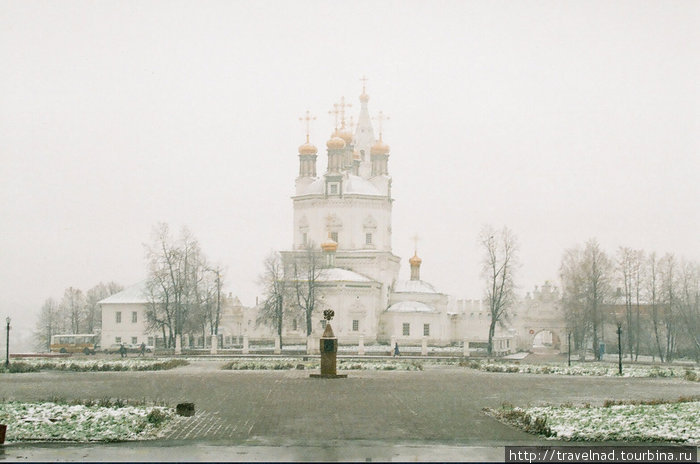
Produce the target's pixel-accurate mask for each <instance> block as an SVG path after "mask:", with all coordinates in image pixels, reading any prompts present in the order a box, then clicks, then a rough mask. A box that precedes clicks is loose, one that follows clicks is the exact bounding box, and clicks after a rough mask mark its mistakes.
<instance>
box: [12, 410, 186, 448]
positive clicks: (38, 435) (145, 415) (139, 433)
mask: <svg viewBox="0 0 700 464" xmlns="http://www.w3.org/2000/svg"><path fill="white" fill-rule="evenodd" d="M174 415H175V413H174V411H173V409H172V408H165V407H161V406H151V407H146V406H122V407H102V406H85V405H67V404H56V403H20V402H9V403H0V423H3V424H7V435H6V437H5V440H6V441H8V442H13V441H76V442H91V441H123V440H149V439H153V438H158V437H159V436H160V432H161V431H162V430H163V428H164V427H163V425H164V424H165V423H167V422H168V421H170V420H171V419H172V418H173V417H174Z"/></svg>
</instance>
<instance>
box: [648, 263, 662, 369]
mask: <svg viewBox="0 0 700 464" xmlns="http://www.w3.org/2000/svg"><path fill="white" fill-rule="evenodd" d="M646 282H647V300H648V301H649V304H650V305H651V323H652V327H653V330H654V341H655V342H656V350H657V353H658V354H659V359H660V360H661V362H664V350H663V348H662V347H661V336H660V334H659V331H660V329H661V321H660V319H659V260H658V259H657V258H656V253H651V254H650V255H649V258H648V259H647V266H646Z"/></svg>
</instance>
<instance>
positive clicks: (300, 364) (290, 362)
mask: <svg viewBox="0 0 700 464" xmlns="http://www.w3.org/2000/svg"><path fill="white" fill-rule="evenodd" d="M318 368H319V362H318V360H314V361H300V360H299V359H295V358H275V359H255V358H250V359H236V360H234V361H231V362H228V363H226V364H224V365H223V367H222V369H224V370H287V369H300V370H310V369H318ZM337 368H338V370H384V371H387V370H399V371H418V370H422V369H423V365H422V363H421V362H411V361H401V360H384V361H352V360H344V359H341V360H339V361H338V363H337Z"/></svg>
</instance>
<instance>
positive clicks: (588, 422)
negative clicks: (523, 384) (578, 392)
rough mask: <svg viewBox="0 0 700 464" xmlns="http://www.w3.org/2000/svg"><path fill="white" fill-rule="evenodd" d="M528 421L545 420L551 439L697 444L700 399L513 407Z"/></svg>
mask: <svg viewBox="0 0 700 464" xmlns="http://www.w3.org/2000/svg"><path fill="white" fill-rule="evenodd" d="M514 410H516V411H520V412H522V413H524V414H526V415H527V416H529V420H530V423H534V422H535V421H536V420H538V419H539V420H540V421H542V420H544V419H546V422H545V424H546V426H547V427H549V429H550V431H551V438H556V439H564V440H580V441H670V442H681V443H687V444H695V445H697V444H700V420H698V418H699V417H700V401H695V402H686V403H666V404H653V405H652V404H622V405H615V406H609V407H583V406H541V407H530V408H522V409H521V408H514Z"/></svg>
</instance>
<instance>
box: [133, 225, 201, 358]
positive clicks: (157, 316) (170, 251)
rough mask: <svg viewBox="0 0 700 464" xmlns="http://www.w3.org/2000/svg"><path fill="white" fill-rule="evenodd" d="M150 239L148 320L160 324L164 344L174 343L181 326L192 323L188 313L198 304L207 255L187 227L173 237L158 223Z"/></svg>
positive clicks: (166, 228)
mask: <svg viewBox="0 0 700 464" xmlns="http://www.w3.org/2000/svg"><path fill="white" fill-rule="evenodd" d="M153 237H154V238H153V242H152V244H151V245H150V246H147V249H146V257H147V259H148V262H149V277H148V281H147V284H146V288H147V293H148V294H149V300H150V303H149V311H147V316H148V318H149V322H150V323H151V324H154V325H157V326H158V325H159V326H160V327H161V330H162V331H163V336H164V337H165V336H166V332H165V329H166V327H167V329H168V334H167V335H168V338H167V345H168V346H171V347H172V346H173V345H174V340H175V338H177V336H179V335H182V333H183V328H185V327H187V326H188V325H191V321H189V320H188V319H189V317H190V314H191V313H192V311H193V310H194V309H195V308H196V304H197V296H198V295H197V292H198V288H197V286H198V285H199V284H200V282H201V279H202V274H203V269H205V268H206V259H205V257H204V255H203V254H202V252H201V249H200V247H199V243H198V242H197V240H196V239H195V238H194V236H193V235H192V234H191V233H190V231H189V230H188V229H187V228H184V227H183V229H182V231H181V233H180V237H179V239H178V240H175V239H173V238H172V237H171V235H170V229H169V227H168V225H167V224H163V223H161V224H158V226H156V227H155V228H154V231H153Z"/></svg>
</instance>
